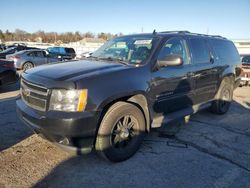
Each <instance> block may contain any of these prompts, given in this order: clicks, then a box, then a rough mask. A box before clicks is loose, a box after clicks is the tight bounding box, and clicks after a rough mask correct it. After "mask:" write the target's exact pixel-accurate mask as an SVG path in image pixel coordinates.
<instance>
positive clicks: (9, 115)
mask: <svg viewBox="0 0 250 188" xmlns="http://www.w3.org/2000/svg"><path fill="white" fill-rule="evenodd" d="M0 118H1V121H0V135H1V136H0V151H2V150H5V149H7V148H9V147H11V146H13V145H15V144H17V143H18V142H20V141H22V140H23V139H25V138H27V137H29V136H30V135H31V134H32V131H31V130H29V129H28V128H27V127H26V126H25V125H24V124H23V123H22V122H21V121H20V120H19V118H18V117H17V114H16V101H15V100H6V101H1V102H0Z"/></svg>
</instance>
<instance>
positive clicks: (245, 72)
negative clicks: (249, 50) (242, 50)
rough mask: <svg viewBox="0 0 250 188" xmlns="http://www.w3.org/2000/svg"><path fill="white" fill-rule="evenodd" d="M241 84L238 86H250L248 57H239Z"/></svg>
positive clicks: (249, 56)
mask: <svg viewBox="0 0 250 188" xmlns="http://www.w3.org/2000/svg"><path fill="white" fill-rule="evenodd" d="M241 63H242V69H241V83H240V85H245V86H248V85H250V55H241Z"/></svg>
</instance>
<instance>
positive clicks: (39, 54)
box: [36, 51, 44, 57]
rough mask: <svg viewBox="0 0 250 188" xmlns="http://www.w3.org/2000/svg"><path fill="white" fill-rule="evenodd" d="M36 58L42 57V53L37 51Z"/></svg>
mask: <svg viewBox="0 0 250 188" xmlns="http://www.w3.org/2000/svg"><path fill="white" fill-rule="evenodd" d="M36 57H44V55H43V52H41V51H37V52H36Z"/></svg>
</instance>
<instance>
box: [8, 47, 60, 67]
mask: <svg viewBox="0 0 250 188" xmlns="http://www.w3.org/2000/svg"><path fill="white" fill-rule="evenodd" d="M6 59H8V60H12V61H14V63H15V67H16V68H17V69H21V70H28V69H30V68H33V67H35V66H39V65H44V64H48V63H53V62H59V61H60V60H61V59H60V58H58V57H57V56H55V55H54V54H50V53H48V52H47V51H45V50H23V51H20V52H17V53H15V54H12V55H7V57H6Z"/></svg>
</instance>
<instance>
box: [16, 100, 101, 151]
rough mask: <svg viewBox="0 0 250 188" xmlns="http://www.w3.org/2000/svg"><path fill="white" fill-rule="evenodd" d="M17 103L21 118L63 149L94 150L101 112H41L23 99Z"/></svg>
mask: <svg viewBox="0 0 250 188" xmlns="http://www.w3.org/2000/svg"><path fill="white" fill-rule="evenodd" d="M16 105H17V108H16V111H17V114H18V116H19V118H20V119H21V120H22V121H23V122H24V123H25V124H26V125H27V126H29V127H30V128H31V129H32V130H33V131H34V132H36V133H38V134H40V135H42V136H43V137H45V138H46V139H47V140H49V141H51V142H53V143H54V144H56V145H57V146H59V147H61V148H62V149H64V150H67V151H70V152H73V153H77V154H79V153H89V152H90V151H91V150H92V148H93V146H94V142H95V135H96V129H97V124H98V119H99V113H96V112H81V113H66V112H46V113H41V112H38V111H36V110H34V109H32V108H30V107H28V106H27V105H26V104H25V103H24V102H23V101H22V100H21V99H18V100H17V101H16Z"/></svg>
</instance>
